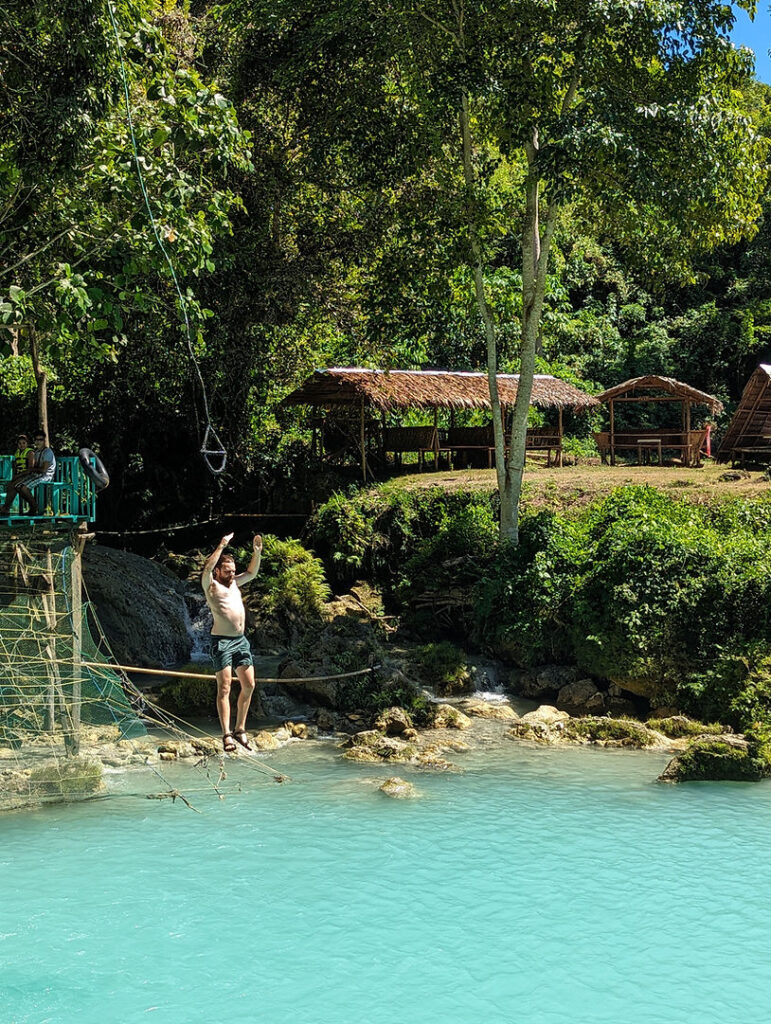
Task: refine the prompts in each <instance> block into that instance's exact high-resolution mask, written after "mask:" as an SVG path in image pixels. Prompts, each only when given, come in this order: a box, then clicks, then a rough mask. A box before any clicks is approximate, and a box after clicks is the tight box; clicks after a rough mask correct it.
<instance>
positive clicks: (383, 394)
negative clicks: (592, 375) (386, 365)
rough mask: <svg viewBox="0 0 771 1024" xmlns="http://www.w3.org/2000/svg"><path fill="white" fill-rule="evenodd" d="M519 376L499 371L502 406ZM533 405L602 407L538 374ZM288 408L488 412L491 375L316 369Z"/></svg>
mask: <svg viewBox="0 0 771 1024" xmlns="http://www.w3.org/2000/svg"><path fill="white" fill-rule="evenodd" d="M518 385H519V374H513V373H499V374H498V390H499V394H500V399H501V404H502V405H503V406H507V407H508V406H512V405H513V404H514V402H515V401H516V397H517V387H518ZM531 402H532V404H533V405H535V406H538V407H539V408H543V409H548V408H554V409H573V410H576V411H580V410H583V409H589V408H591V407H592V406H595V405H597V399H596V398H593V397H592V396H591V395H587V394H585V393H584V392H583V391H579V389H578V388H576V387H574V386H573V385H572V384H568V383H567V382H566V381H564V380H560V379H559V378H558V377H551V376H549V375H548V374H543V373H539V374H536V375H535V379H534V381H533V394H532V399H531ZM283 404H284V405H315V406H322V407H324V408H328V407H331V406H335V405H341V406H346V405H347V406H355V407H357V408H358V407H360V406H361V405H364V406H365V407H366V406H369V407H371V408H373V409H377V410H378V411H379V412H391V411H392V410H396V409H489V408H490V391H489V387H488V381H487V374H486V373H466V372H462V371H457V372H456V371H451V370H368V369H364V368H361V367H332V368H331V369H328V370H316V372H315V373H314V374H313V375H312V376H310V377H308V379H307V380H306V381H304V382H303V384H301V386H300V387H299V388H297V390H296V391H293V392H292V393H291V394H290V395H288V396H287V397H286V398H285V399H284V401H283Z"/></svg>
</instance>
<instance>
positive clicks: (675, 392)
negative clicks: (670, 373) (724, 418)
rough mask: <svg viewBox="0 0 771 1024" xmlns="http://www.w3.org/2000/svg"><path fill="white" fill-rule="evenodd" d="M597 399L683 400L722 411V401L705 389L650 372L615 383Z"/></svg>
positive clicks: (716, 412) (605, 400) (713, 411)
mask: <svg viewBox="0 0 771 1024" xmlns="http://www.w3.org/2000/svg"><path fill="white" fill-rule="evenodd" d="M597 400H598V401H599V402H603V403H610V401H611V400H620V401H622V402H683V403H685V404H690V405H706V406H707V408H708V409H709V411H710V412H711V413H713V414H714V415H717V414H718V413H721V412H722V411H723V403H722V402H721V401H720V399H719V398H715V396H714V395H708V394H707V392H706V391H699V390H698V388H692V387H691V385H690V384H683V382H682V381H679V380H675V379H674V377H658V376H656V375H654V374H651V375H649V376H647V377H633V378H632V379H631V380H625V381H624V383H623V384H616V386H615V387H612V388H608V389H607V391H603V392H602V394H600V395H597Z"/></svg>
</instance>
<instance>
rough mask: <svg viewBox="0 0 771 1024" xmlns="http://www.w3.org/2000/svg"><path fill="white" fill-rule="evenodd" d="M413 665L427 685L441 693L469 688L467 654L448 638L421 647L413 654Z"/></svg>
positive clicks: (459, 691) (450, 692) (457, 691)
mask: <svg viewBox="0 0 771 1024" xmlns="http://www.w3.org/2000/svg"><path fill="white" fill-rule="evenodd" d="M413 658H414V661H413V667H414V668H415V669H416V671H417V673H418V675H419V677H420V679H421V681H422V682H424V683H425V684H426V685H427V686H433V687H436V689H437V690H438V691H439V693H441V694H453V693H462V692H465V690H467V689H468V684H469V681H470V675H469V671H468V666H467V664H466V655H465V652H464V651H462V650H461V649H460V648H459V647H456V646H455V644H451V643H448V642H447V641H446V640H443V641H441V642H440V643H432V644H426V645H425V646H424V647H419V648H418V649H417V650H416V651H415V652H414V655H413Z"/></svg>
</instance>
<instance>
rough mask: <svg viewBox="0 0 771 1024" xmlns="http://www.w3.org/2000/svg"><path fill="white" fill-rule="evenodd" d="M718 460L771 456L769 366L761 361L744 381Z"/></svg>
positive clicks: (770, 373) (764, 460) (753, 460)
mask: <svg viewBox="0 0 771 1024" xmlns="http://www.w3.org/2000/svg"><path fill="white" fill-rule="evenodd" d="M717 457H718V459H719V460H720V461H725V460H727V459H729V458H730V459H731V460H732V462H736V461H737V460H738V461H739V462H741V463H742V464H744V461H745V459H749V460H750V461H751V462H757V461H761V462H768V461H769V457H771V366H769V365H768V364H767V363H761V364H760V366H759V367H758V368H757V370H755V372H754V373H753V375H752V376H751V377H750V379H749V380H748V381H747V384H746V385H745V388H744V391H743V392H742V397H741V401H740V402H739V407H738V408H737V410H736V412H735V413H734V414H733V418H732V419H731V422H730V423H729V424H728V430H727V431H726V434H725V437H724V438H723V442H722V444H721V445H720V451H719V452H718V455H717Z"/></svg>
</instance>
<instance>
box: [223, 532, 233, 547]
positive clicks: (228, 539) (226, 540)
mask: <svg viewBox="0 0 771 1024" xmlns="http://www.w3.org/2000/svg"><path fill="white" fill-rule="evenodd" d="M232 539H233V534H232V533H226V534H225V536H224V537H223V538H222V540H221V541H220V547H221V548H226V547H227V546H228V544H229V543H230V542H231V540H232Z"/></svg>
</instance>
